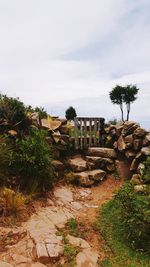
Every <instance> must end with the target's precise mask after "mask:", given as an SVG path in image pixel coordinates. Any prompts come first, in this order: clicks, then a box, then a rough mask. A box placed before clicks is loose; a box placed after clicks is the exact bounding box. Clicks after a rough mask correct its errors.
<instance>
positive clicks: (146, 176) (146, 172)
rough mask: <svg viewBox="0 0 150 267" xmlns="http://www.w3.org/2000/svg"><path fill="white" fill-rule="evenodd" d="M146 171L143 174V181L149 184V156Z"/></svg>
mask: <svg viewBox="0 0 150 267" xmlns="http://www.w3.org/2000/svg"><path fill="white" fill-rule="evenodd" d="M144 165H145V171H144V175H143V177H142V178H143V181H144V182H145V183H147V184H150V157H148V158H147V159H146V161H145V163H144Z"/></svg>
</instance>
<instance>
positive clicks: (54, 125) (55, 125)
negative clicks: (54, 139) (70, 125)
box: [41, 118, 62, 131]
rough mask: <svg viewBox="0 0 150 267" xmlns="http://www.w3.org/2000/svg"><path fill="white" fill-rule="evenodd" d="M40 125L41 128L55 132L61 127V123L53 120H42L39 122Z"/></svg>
mask: <svg viewBox="0 0 150 267" xmlns="http://www.w3.org/2000/svg"><path fill="white" fill-rule="evenodd" d="M41 124H42V127H43V128H46V129H48V130H50V131H56V130H58V129H59V127H60V126H61V124H62V122H61V121H58V120H53V119H50V120H49V119H48V118H47V119H42V120H41Z"/></svg>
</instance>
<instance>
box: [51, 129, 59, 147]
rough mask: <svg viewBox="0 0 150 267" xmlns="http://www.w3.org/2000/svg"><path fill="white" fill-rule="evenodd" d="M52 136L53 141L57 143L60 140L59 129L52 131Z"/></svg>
mask: <svg viewBox="0 0 150 267" xmlns="http://www.w3.org/2000/svg"><path fill="white" fill-rule="evenodd" d="M52 137H53V139H54V142H55V143H56V144H57V143H59V142H60V140H61V134H60V132H59V131H56V132H54V133H52Z"/></svg>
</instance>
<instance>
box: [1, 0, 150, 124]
mask: <svg viewBox="0 0 150 267" xmlns="http://www.w3.org/2000/svg"><path fill="white" fill-rule="evenodd" d="M148 6H149V7H150V3H149V0H137V1H129V0H105V1H99V0H82V1H81V0H55V1H53V0H22V1H20V0H13V1H10V0H0V36H1V42H0V88H1V90H2V92H4V93H8V94H9V95H14V96H19V97H20V98H21V99H22V100H23V101H25V102H26V103H28V104H33V105H45V106H51V108H52V109H53V112H54V113H57V112H58V110H60V109H59V107H62V108H64V106H65V107H66V106H67V105H69V102H70V101H71V100H72V99H73V101H74V103H75V104H76V105H77V106H78V110H79V111H80V113H82V114H83V115H84V113H86V112H87V114H88V115H90V114H95V115H96V111H98V112H99V113H101V114H102V113H105V114H106V116H109V114H110V116H109V117H111V114H113V112H114V113H115V112H116V113H117V108H114V106H112V105H111V104H110V101H109V99H108V92H109V91H110V90H111V88H112V86H114V85H115V84H116V83H122V84H124V83H125V84H126V83H136V84H138V86H139V87H141V88H142V90H141V93H140V100H138V101H137V103H136V104H135V106H134V107H135V110H136V114H134V113H133V116H134V117H136V118H137V119H140V118H141V112H140V111H139V110H141V108H145V110H144V115H143V118H144V119H146V120H147V118H148V116H149V107H148V103H147V99H148V98H149V97H150V92H149V89H148V88H149V85H150V53H149V47H150V36H149V31H150V20H149V14H148ZM86 51H87V54H86V60H85V58H84V56H83V54H85V53H86ZM116 77H118V78H116ZM104 96H105V97H104ZM145 96H146V100H145ZM80 99H81V100H80ZM84 99H85V101H84ZM86 99H87V100H86ZM89 99H91V104H90V105H91V106H90V107H89V106H88V103H89ZM96 99H97V101H96ZM101 99H102V100H101ZM106 99H107V100H106ZM105 101H106V102H105ZM99 102H101V103H99ZM106 104H107V108H106ZM62 108H61V110H62ZM105 110H106V112H105ZM103 111H104V112H103ZM61 112H62V111H61ZM116 113H115V114H116ZM118 113H119V112H118ZM107 114H108V115H107Z"/></svg>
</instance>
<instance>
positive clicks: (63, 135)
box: [61, 134, 69, 144]
mask: <svg viewBox="0 0 150 267" xmlns="http://www.w3.org/2000/svg"><path fill="white" fill-rule="evenodd" d="M61 139H62V140H63V141H64V142H65V143H66V144H68V143H69V135H67V134H62V135H61Z"/></svg>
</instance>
